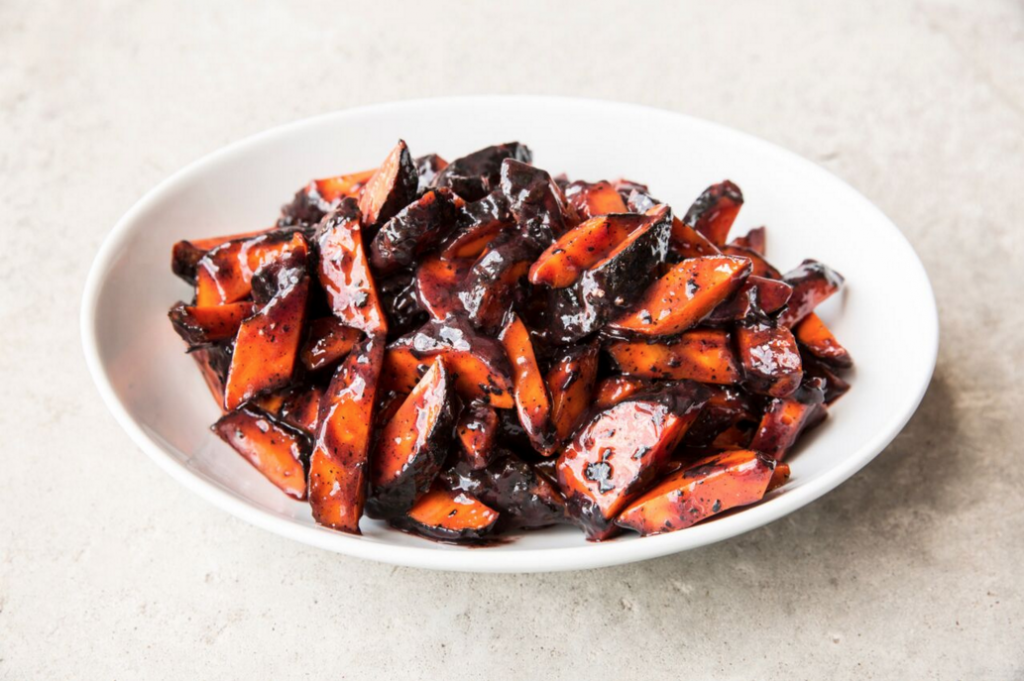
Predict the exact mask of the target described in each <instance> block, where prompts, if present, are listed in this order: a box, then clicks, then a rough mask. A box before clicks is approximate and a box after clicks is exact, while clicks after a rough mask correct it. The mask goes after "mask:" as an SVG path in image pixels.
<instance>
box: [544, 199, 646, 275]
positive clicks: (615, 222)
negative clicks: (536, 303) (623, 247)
mask: <svg viewBox="0 0 1024 681" xmlns="http://www.w3.org/2000/svg"><path fill="white" fill-rule="evenodd" d="M615 196H618V193H617V192H616V193H615ZM644 222H645V216H643V215H636V214H634V213H619V214H615V215H600V216H598V217H593V218H590V219H589V220H587V221H586V222H584V223H583V224H581V225H579V226H578V227H576V228H574V229H571V230H569V231H568V232H566V233H565V234H563V235H562V236H561V237H559V238H558V240H557V241H555V243H553V244H551V245H550V246H548V248H547V249H546V250H545V251H544V252H543V253H541V254H540V257H539V258H537V260H536V262H534V263H533V265H532V266H531V267H530V283H531V284H534V285H535V286H540V285H541V284H544V285H547V286H550V287H551V288H565V287H566V286H571V285H572V284H573V283H574V282H575V281H576V280H577V279H579V277H580V274H582V273H583V271H584V270H586V269H588V268H590V267H592V266H593V265H595V264H596V263H598V262H600V261H601V259H602V258H604V257H605V256H607V255H608V254H609V253H611V251H612V250H613V249H614V248H615V247H616V246H618V245H619V244H620V243H621V242H622V241H624V240H625V239H626V237H628V236H629V235H630V234H632V233H633V232H634V231H636V230H637V229H638V228H639V227H640V226H642V225H643V224H644Z"/></svg>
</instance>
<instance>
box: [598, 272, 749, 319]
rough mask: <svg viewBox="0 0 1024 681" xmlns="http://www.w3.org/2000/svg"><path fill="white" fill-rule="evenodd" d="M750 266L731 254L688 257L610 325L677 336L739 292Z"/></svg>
mask: <svg viewBox="0 0 1024 681" xmlns="http://www.w3.org/2000/svg"><path fill="white" fill-rule="evenodd" d="M750 269H751V268H750V263H749V262H747V261H745V260H740V259H739V258H730V257H727V256H706V257H703V258H690V259H688V260H684V261H683V262H681V263H679V264H678V265H675V266H673V267H672V269H670V270H669V271H668V273H667V274H665V276H663V277H662V278H661V279H659V280H658V281H656V282H655V283H654V284H652V285H651V287H650V288H648V289H647V291H646V292H645V293H644V295H643V296H642V297H641V298H640V300H639V301H637V302H636V303H635V304H634V305H633V307H632V308H631V309H630V310H629V311H628V312H626V313H625V314H623V315H620V316H619V317H617V318H616V319H614V320H612V321H611V322H610V323H609V324H608V328H609V330H611V331H612V332H613V333H621V334H628V335H641V336H674V335H676V334H678V333H681V332H683V331H686V330H687V329H689V328H691V327H693V326H696V325H697V323H699V322H700V321H701V320H702V319H704V317H706V316H708V315H709V314H710V313H711V311H712V310H714V309H715V307H717V306H718V305H719V304H720V303H721V302H722V301H723V300H726V299H727V298H729V297H730V296H731V295H732V294H733V293H735V292H736V291H737V290H738V289H739V287H740V286H742V285H743V282H744V280H745V279H746V278H747V276H748V275H749V274H750Z"/></svg>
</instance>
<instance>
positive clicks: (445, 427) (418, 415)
mask: <svg viewBox="0 0 1024 681" xmlns="http://www.w3.org/2000/svg"><path fill="white" fill-rule="evenodd" d="M453 400H454V392H453V388H452V379H451V374H450V373H449V371H448V368H447V366H446V365H445V361H444V358H443V357H442V358H439V359H438V360H437V361H436V362H434V364H433V366H432V367H430V370H429V371H427V373H426V374H424V376H423V378H422V379H421V380H420V382H419V383H418V384H417V385H416V388H414V389H413V391H412V392H411V393H409V396H408V397H406V398H405V400H404V401H403V402H402V403H401V405H400V406H399V407H398V410H397V411H395V413H394V415H393V416H392V417H391V419H390V420H389V421H388V422H387V423H386V424H385V425H384V428H383V430H382V431H381V433H380V436H379V437H378V438H377V447H376V449H375V450H374V452H373V461H372V465H371V469H370V483H371V488H370V489H371V493H370V496H369V498H368V499H367V500H366V513H367V515H369V516H370V517H371V518H394V517H395V516H399V515H402V514H404V513H406V512H407V511H408V510H409V509H411V508H412V506H413V504H415V503H416V500H417V499H418V498H419V497H421V496H422V495H423V494H425V493H426V492H427V490H428V489H430V485H431V483H433V481H434V478H435V477H436V476H437V473H438V471H440V470H441V464H442V463H443V462H444V458H445V456H446V455H447V454H448V445H449V444H451V440H452V429H453V426H454V423H455V405H454V402H453Z"/></svg>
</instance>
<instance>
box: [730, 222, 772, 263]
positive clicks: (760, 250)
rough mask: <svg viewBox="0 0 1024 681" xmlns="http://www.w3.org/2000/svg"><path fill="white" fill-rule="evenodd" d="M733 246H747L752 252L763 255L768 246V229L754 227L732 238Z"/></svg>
mask: <svg viewBox="0 0 1024 681" xmlns="http://www.w3.org/2000/svg"><path fill="white" fill-rule="evenodd" d="M731 243H732V245H733V246H740V247H741V248H749V249H750V250H752V251H753V252H754V253H757V254H758V255H761V256H763V255H764V254H765V251H766V250H767V246H768V229H767V228H766V227H754V228H753V229H751V230H750V231H749V232H747V233H746V234H744V235H743V236H738V237H736V238H735V239H733V240H732V242H731Z"/></svg>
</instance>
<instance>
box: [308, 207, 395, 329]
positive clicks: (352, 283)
mask: <svg viewBox="0 0 1024 681" xmlns="http://www.w3.org/2000/svg"><path fill="white" fill-rule="evenodd" d="M316 238H317V243H318V244H319V247H320V260H319V265H318V270H317V274H318V276H319V279H320V284H321V285H322V286H323V288H324V291H325V292H326V293H327V302H328V303H329V304H330V306H331V310H332V311H333V312H334V315H335V316H336V317H337V318H338V319H340V320H342V321H343V322H344V323H345V324H346V325H347V326H351V327H354V328H357V329H359V330H361V331H365V332H366V333H367V334H386V333H387V330H388V324H387V317H386V316H385V314H384V310H383V308H382V307H381V304H380V297H379V296H378V295H377V287H376V286H375V284H374V281H373V274H372V273H371V272H370V263H369V261H368V260H367V257H366V251H365V250H364V247H363V231H362V227H361V225H360V220H359V211H358V209H357V208H356V205H355V202H354V201H353V200H352V199H346V200H344V201H342V202H341V204H340V205H339V206H338V208H337V209H336V210H335V211H333V212H332V213H331V214H329V215H328V216H327V217H325V218H324V220H323V222H321V223H320V228H319V229H318V231H317V237H316Z"/></svg>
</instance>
